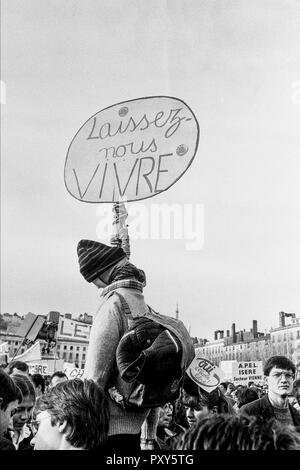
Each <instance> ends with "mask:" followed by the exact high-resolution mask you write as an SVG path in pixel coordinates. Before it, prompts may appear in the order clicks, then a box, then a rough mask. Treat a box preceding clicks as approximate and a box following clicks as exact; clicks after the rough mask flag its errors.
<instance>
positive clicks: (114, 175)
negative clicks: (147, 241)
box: [64, 96, 199, 203]
mask: <svg viewBox="0 0 300 470" xmlns="http://www.w3.org/2000/svg"><path fill="white" fill-rule="evenodd" d="M198 141H199V125H198V122H197V120H196V118H195V116H194V113H193V112H192V110H191V109H190V108H189V107H188V106H187V104H186V103H184V102H183V101H182V100H179V99H178V98H172V97H169V96H153V97H146V98H138V99H134V100H130V101H124V102H122V103H118V104H115V105H112V106H109V107H108V108H105V109H103V110H101V111H99V112H97V113H96V114H95V115H94V116H92V117H91V118H89V119H88V120H87V121H86V123H85V124H84V125H83V126H82V127H81V128H80V129H79V131H78V132H77V134H76V135H75V137H74V138H73V140H72V142H71V144H70V146H69V149H68V152H67V157H66V162H65V171H64V178H65V185H66V188H67V190H68V192H69V193H70V194H71V195H72V196H73V197H74V198H76V199H78V200H80V201H83V202H92V203H99V202H112V203H114V202H117V201H119V200H120V199H121V198H126V199H127V201H128V202H130V201H138V200H141V199H146V198H149V197H153V196H155V195H157V194H159V193H161V192H163V191H166V190H167V189H168V188H170V187H171V186H172V185H173V184H174V183H175V182H176V181H178V180H179V178H181V176H182V175H183V174H184V173H185V172H186V170H187V169H188V167H189V166H190V165H191V163H192V161H193V159H194V157H195V154H196V151H197V148H198Z"/></svg>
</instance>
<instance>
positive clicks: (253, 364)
mask: <svg viewBox="0 0 300 470" xmlns="http://www.w3.org/2000/svg"><path fill="white" fill-rule="evenodd" d="M262 379H263V365H262V361H242V362H237V363H235V364H233V383H234V384H237V385H238V384H245V385H247V384H248V382H249V381H250V382H252V381H253V382H258V381H261V380H262Z"/></svg>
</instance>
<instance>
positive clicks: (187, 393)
mask: <svg viewBox="0 0 300 470" xmlns="http://www.w3.org/2000/svg"><path fill="white" fill-rule="evenodd" d="M182 403H183V405H184V407H185V409H186V418H187V422H188V425H189V426H192V425H193V424H194V423H195V422H196V421H197V420H198V419H199V418H201V417H203V416H206V415H208V414H214V413H233V412H234V410H233V407H232V406H231V405H230V403H229V402H228V401H227V400H226V398H225V396H224V394H223V392H221V391H220V389H219V388H216V389H214V390H213V391H212V392H210V393H208V392H206V391H205V390H202V389H201V388H200V387H198V385H197V384H196V383H195V382H194V381H193V380H192V379H190V378H189V377H188V376H187V375H186V376H185V379H184V383H183V394H182Z"/></svg>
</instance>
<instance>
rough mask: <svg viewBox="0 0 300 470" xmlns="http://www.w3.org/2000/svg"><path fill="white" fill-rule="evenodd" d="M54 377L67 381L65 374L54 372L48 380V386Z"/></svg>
mask: <svg viewBox="0 0 300 470" xmlns="http://www.w3.org/2000/svg"><path fill="white" fill-rule="evenodd" d="M54 377H59V378H60V379H62V378H65V379H67V378H68V376H67V374H65V373H64V372H63V371H62V370H57V371H56V372H54V374H52V375H51V377H50V380H49V383H50V384H51V382H52V379H53V378H54Z"/></svg>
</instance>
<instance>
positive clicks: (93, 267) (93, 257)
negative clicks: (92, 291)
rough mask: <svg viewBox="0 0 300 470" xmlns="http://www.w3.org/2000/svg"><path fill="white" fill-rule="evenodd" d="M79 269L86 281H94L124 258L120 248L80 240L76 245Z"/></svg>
mask: <svg viewBox="0 0 300 470" xmlns="http://www.w3.org/2000/svg"><path fill="white" fill-rule="evenodd" d="M77 255H78V262H79V269H80V272H81V274H82V275H83V277H84V278H85V280H86V281H87V282H92V281H94V280H95V279H96V278H97V277H98V276H100V275H101V274H102V273H104V272H105V271H107V270H108V269H109V268H111V267H112V266H114V265H115V264H116V263H118V262H119V261H121V260H122V259H123V258H126V254H125V252H124V251H123V250H122V248H117V247H115V246H107V245H104V243H99V242H95V241H93V240H80V242H79V243H78V245H77Z"/></svg>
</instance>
